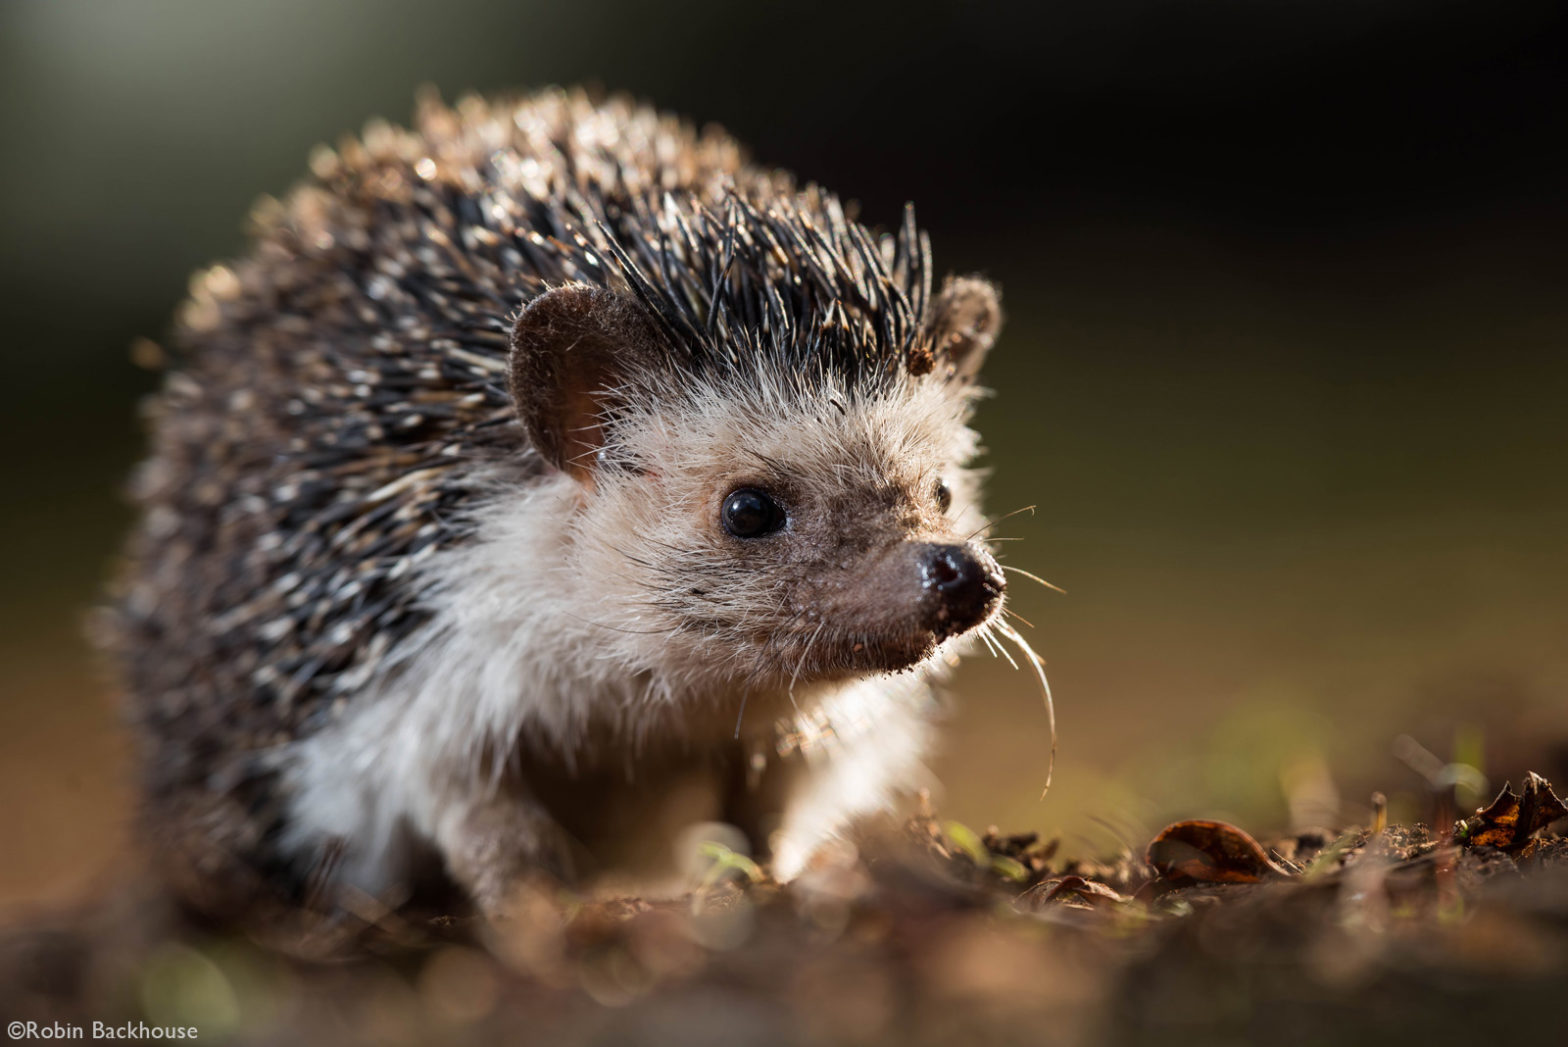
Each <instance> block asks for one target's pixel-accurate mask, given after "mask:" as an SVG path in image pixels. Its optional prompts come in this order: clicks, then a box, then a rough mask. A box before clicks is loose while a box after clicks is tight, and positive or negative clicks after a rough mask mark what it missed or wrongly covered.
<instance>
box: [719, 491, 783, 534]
mask: <svg viewBox="0 0 1568 1047" xmlns="http://www.w3.org/2000/svg"><path fill="white" fill-rule="evenodd" d="M719 516H720V518H721V519H723V521H724V529H725V530H726V531H728V532H729V533H730V534H733V535H734V536H735V537H736V538H761V537H762V536H763V535H765V534H772V533H773V532H774V531H777V530H778V529H779V528H780V527H783V526H784V521H785V516H784V510H783V509H782V508H780V506H779V503H778V502H775V501H774V500H773V499H772V498H770V497H768V496H767V495H766V494H763V493H762V492H761V491H758V490H755V489H754V488H750V487H742V488H741V489H740V490H738V491H731V492H730V495H729V497H728V498H726V499H724V508H723V509H722V510H720V512H719Z"/></svg>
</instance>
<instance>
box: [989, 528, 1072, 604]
mask: <svg viewBox="0 0 1568 1047" xmlns="http://www.w3.org/2000/svg"><path fill="white" fill-rule="evenodd" d="M986 541H989V542H998V541H1001V539H1000V538H988V539H986ZM997 566H998V567H1000V568H1001V569H1002V570H1004V571H1009V572H1011V573H1013V574H1021V575H1023V576H1024V577H1025V578H1027V579H1029V580H1030V581H1031V582H1039V583H1040V584H1041V585H1043V586H1045V587H1046V588H1047V589H1050V590H1052V591H1053V592H1058V593H1061V594H1062V595H1063V596H1066V595H1067V590H1066V589H1063V588H1062V587H1061V586H1059V585H1052V584H1051V583H1050V582H1048V581H1046V580H1045V579H1044V578H1041V577H1040V576H1039V575H1037V574H1030V573H1029V572H1028V571H1026V570H1024V569H1023V568H1022V567H1009V566H1007V565H1006V564H1005V563H1004V564H997Z"/></svg>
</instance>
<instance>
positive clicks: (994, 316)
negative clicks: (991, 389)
mask: <svg viewBox="0 0 1568 1047" xmlns="http://www.w3.org/2000/svg"><path fill="white" fill-rule="evenodd" d="M1001 329H1002V295H1001V292H999V291H998V290H997V288H996V285H995V284H993V283H991V282H990V281H989V280H982V279H981V278H980V277H978V276H950V277H948V278H947V281H946V282H945V283H943V285H942V291H941V293H940V294H938V295H937V296H936V299H935V300H934V301H933V302H932V303H931V312H930V315H929V316H928V317H927V319H926V338H925V339H924V342H925V344H926V345H927V346H929V347H930V352H931V355H932V358H933V359H932V360H931V364H932V365H934V367H935V369H936V370H937V371H938V372H939V373H941V374H944V375H947V376H949V377H954V378H958V379H961V380H963V381H970V380H972V379H973V378H974V376H975V375H976V373H978V372H979V370H980V365H981V364H982V363H984V362H985V354H986V352H987V351H988V350H990V348H991V343H993V342H995V341H996V335H997V332H998V331H1000V330H1001ZM930 369H931V367H930V366H928V367H927V370H930Z"/></svg>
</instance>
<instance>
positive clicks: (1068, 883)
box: [1018, 876, 1122, 912]
mask: <svg viewBox="0 0 1568 1047" xmlns="http://www.w3.org/2000/svg"><path fill="white" fill-rule="evenodd" d="M1121 901H1122V896H1121V895H1119V894H1117V893H1116V892H1115V891H1114V890H1112V889H1111V888H1110V887H1107V886H1106V885H1105V884H1103V883H1098V882H1096V881H1094V880H1086V879H1084V878H1083V877H1082V876H1060V877H1057V878H1056V879H1052V880H1043V881H1041V882H1040V883H1037V884H1035V885H1034V886H1033V887H1031V888H1029V889H1028V890H1027V891H1025V892H1024V893H1023V894H1021V895H1019V896H1018V906H1019V908H1021V909H1025V910H1028V911H1030V912H1039V911H1040V910H1042V909H1044V908H1046V907H1047V906H1049V905H1052V904H1066V905H1073V906H1079V907H1088V908H1095V909H1103V908H1109V907H1111V906H1113V905H1117V904H1119V903H1120V902H1121Z"/></svg>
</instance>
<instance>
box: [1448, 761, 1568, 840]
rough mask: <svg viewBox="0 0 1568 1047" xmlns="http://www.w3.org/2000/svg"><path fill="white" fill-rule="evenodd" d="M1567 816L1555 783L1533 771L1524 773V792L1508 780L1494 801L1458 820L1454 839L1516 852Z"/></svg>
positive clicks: (1567, 808) (1567, 813) (1566, 810)
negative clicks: (1558, 796) (1537, 834)
mask: <svg viewBox="0 0 1568 1047" xmlns="http://www.w3.org/2000/svg"><path fill="white" fill-rule="evenodd" d="M1565 817H1568V807H1564V806H1563V802H1562V801H1561V800H1559V799H1558V798H1557V794H1556V793H1554V792H1552V783H1551V782H1548V781H1547V780H1546V779H1545V778H1542V777H1541V776H1540V775H1538V774H1536V773H1535V772H1534V771H1532V772H1530V773H1529V774H1528V775H1526V776H1525V779H1524V793H1523V794H1522V795H1521V794H1519V793H1515V792H1514V789H1513V785H1512V784H1509V783H1505V784H1504V785H1503V791H1502V792H1500V793H1498V794H1497V799H1495V800H1493V801H1492V803H1491V805H1490V806H1488V807H1483V808H1481V809H1479V810H1477V811H1476V812H1475V814H1474V815H1473V816H1472V817H1470V818H1467V819H1465V820H1464V821H1463V822H1461V823H1459V826H1458V828H1457V830H1456V831H1455V833H1454V837H1455V839H1456V840H1457V841H1458V842H1459V843H1461V844H1463V845H1465V846H1466V847H1496V848H1498V849H1500V850H1503V851H1507V852H1509V853H1514V852H1517V851H1522V850H1524V849H1525V848H1526V847H1528V846H1530V844H1531V843H1532V842H1533V838H1534V836H1535V834H1536V833H1538V832H1540V831H1541V830H1542V829H1544V828H1546V827H1547V826H1548V825H1550V824H1552V823H1553V822H1555V821H1557V820H1558V819H1559V818H1565Z"/></svg>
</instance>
